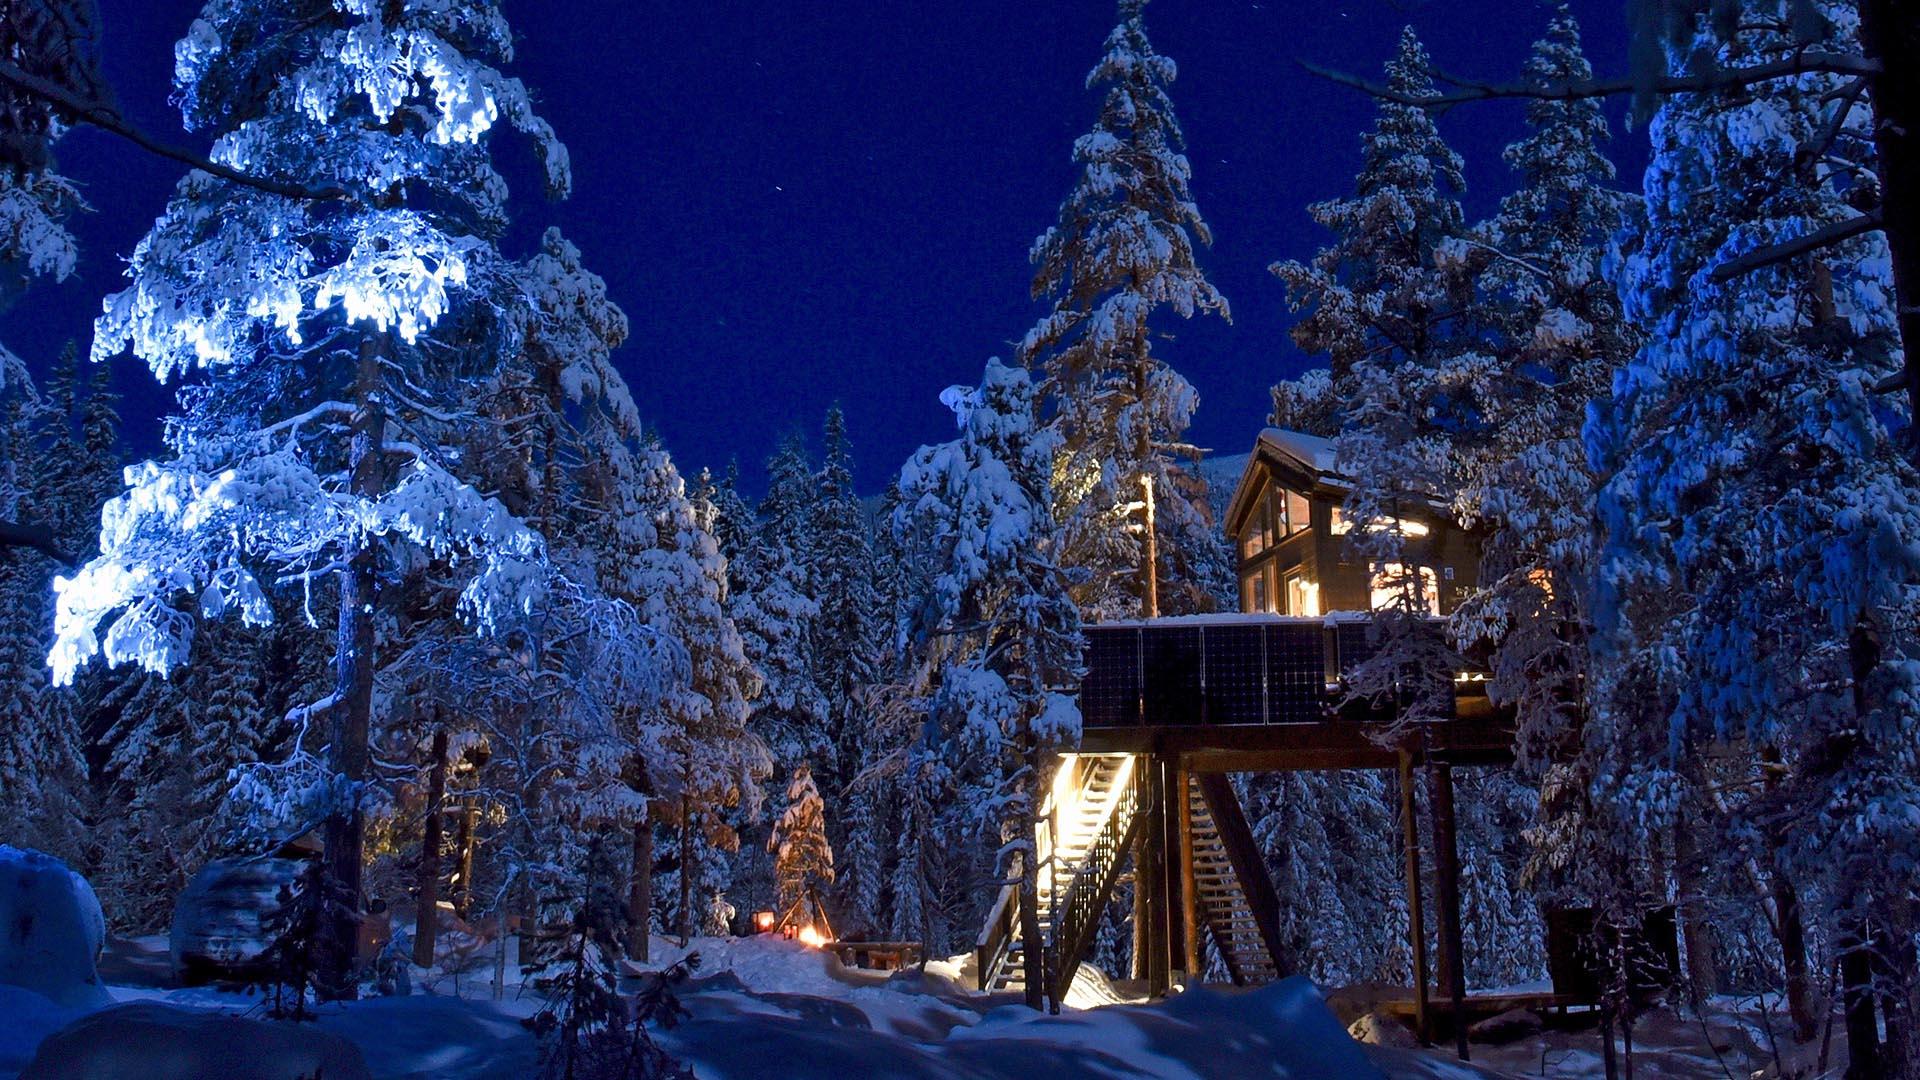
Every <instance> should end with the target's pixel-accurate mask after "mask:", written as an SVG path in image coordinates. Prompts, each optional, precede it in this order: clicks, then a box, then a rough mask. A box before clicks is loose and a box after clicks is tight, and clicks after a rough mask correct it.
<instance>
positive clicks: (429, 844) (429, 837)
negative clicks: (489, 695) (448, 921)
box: [413, 725, 447, 967]
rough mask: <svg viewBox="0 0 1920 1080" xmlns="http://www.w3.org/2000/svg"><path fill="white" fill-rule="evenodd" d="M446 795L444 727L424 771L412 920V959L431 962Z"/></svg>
mask: <svg viewBox="0 0 1920 1080" xmlns="http://www.w3.org/2000/svg"><path fill="white" fill-rule="evenodd" d="M446 797H447V729H446V727H445V726H444V725H442V726H441V728H440V729H439V730H438V731H435V732H434V733H433V768H432V770H431V771H430V772H428V774H427V825H426V828H425V829H424V830H423V831H422V835H421V837H420V881H419V887H418V889H417V890H416V891H415V895H416V898H417V902H418V904H419V912H418V914H416V915H415V916H414V923H413V927H414V928H413V962H414V963H416V964H419V965H420V966H421V967H432V966H433V939H434V935H435V934H436V933H437V932H438V931H439V928H440V830H441V826H440V819H441V817H442V815H443V814H444V812H445V807H444V804H445V802H446Z"/></svg>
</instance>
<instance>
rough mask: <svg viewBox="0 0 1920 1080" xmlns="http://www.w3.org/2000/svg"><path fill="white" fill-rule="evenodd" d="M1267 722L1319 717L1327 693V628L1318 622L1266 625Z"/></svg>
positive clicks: (1304, 720) (1305, 720) (1306, 720)
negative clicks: (1322, 701) (1321, 704)
mask: <svg viewBox="0 0 1920 1080" xmlns="http://www.w3.org/2000/svg"><path fill="white" fill-rule="evenodd" d="M1266 639H1267V640H1266V645H1267V722H1268V723H1270V724H1304V723H1310V722H1313V721H1316V720H1319V719H1320V703H1321V699H1322V698H1323V697H1324V696H1325V694H1326V678H1327V675H1326V668H1327V658H1326V657H1327V644H1326V631H1325V630H1324V629H1323V628H1322V627H1321V626H1320V625H1318V624H1317V623H1276V624H1274V625H1271V626H1268V627H1267V628H1266Z"/></svg>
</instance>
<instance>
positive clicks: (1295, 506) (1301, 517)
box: [1285, 491, 1313, 536]
mask: <svg viewBox="0 0 1920 1080" xmlns="http://www.w3.org/2000/svg"><path fill="white" fill-rule="evenodd" d="M1285 495H1286V499H1287V535H1289V536H1291V535H1293V534H1294V533H1297V532H1304V531H1306V530H1307V529H1308V528H1310V527H1311V526H1312V525H1313V514H1312V511H1311V510H1310V509H1308V506H1307V497H1306V496H1305V495H1302V494H1300V493H1299V492H1297V491H1289V492H1285Z"/></svg>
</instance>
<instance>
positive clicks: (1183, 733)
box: [975, 428, 1513, 1031]
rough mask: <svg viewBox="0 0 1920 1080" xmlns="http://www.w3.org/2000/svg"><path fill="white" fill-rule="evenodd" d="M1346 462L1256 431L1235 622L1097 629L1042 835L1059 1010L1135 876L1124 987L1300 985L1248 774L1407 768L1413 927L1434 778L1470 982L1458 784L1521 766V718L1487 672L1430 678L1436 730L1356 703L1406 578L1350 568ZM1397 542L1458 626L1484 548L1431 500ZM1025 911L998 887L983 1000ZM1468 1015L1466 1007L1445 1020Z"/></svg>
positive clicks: (1447, 967) (1421, 1009)
mask: <svg viewBox="0 0 1920 1080" xmlns="http://www.w3.org/2000/svg"><path fill="white" fill-rule="evenodd" d="M1336 464H1337V463H1336V462H1335V461H1334V459H1333V453H1332V447H1331V444H1330V442H1329V441H1328V440H1325V439H1319V438H1315V437H1313V436H1309V435H1302V434H1299V433H1296V432H1289V431H1282V430H1279V429H1272V428H1270V429H1268V430H1267V431H1264V432H1262V433H1261V435H1260V438H1259V441H1258V443H1257V444H1256V446H1255V448H1254V452H1253V454H1252V455H1251V456H1250V458H1249V460H1248V462H1247V465H1246V469H1245V471H1244V473H1243V474H1242V475H1241V477H1240V481H1239V484H1238V485H1237V487H1236V489H1235V492H1234V496H1233V501H1232V503H1231V504H1230V506H1229V508H1228V512H1227V517H1226V520H1225V522H1224V525H1225V527H1226V530H1227V535H1228V536H1229V537H1230V538H1231V539H1232V540H1233V542H1234V546H1235V549H1236V551H1237V553H1238V564H1239V571H1240V600H1241V611H1240V612H1239V613H1237V614H1220V615H1203V616H1188V617H1182V618H1166V619H1144V620H1139V621H1131V622H1117V623H1102V624H1096V625H1090V626H1088V627H1086V642H1087V651H1086V657H1085V662H1086V674H1085V676H1084V677H1083V680H1082V682H1081V685H1080V712H1081V724H1082V733H1081V744H1080V747H1079V749H1078V751H1077V752H1075V753H1072V754H1063V755H1061V760H1060V762H1059V768H1058V769H1057V771H1056V772H1055V774H1054V780H1053V786H1052V789H1051V791H1050V792H1049V794H1048V797H1047V799H1046V801H1045V804H1044V805H1043V807H1042V808H1041V814H1040V820H1039V822H1038V823H1037V826H1036V830H1035V831H1036V836H1035V841H1036V850H1037V853H1038V860H1039V862H1038V867H1039V890H1038V907H1039V911H1038V912H1037V913H1036V914H1037V915H1038V920H1037V921H1038V924H1039V926H1040V927H1041V933H1042V937H1043V939H1044V940H1043V941H1042V942H1041V945H1042V960H1041V963H1040V964H1039V970H1041V971H1042V972H1043V973H1044V976H1045V979H1046V982H1047V990H1048V992H1049V994H1050V995H1051V996H1052V997H1053V998H1054V1000H1056V1001H1057V1000H1060V999H1061V998H1063V997H1064V996H1065V993H1066V990H1067V988H1068V987H1069V986H1070V985H1071V984H1072V981H1073V975H1074V972H1075V970H1076V969H1077V968H1078V966H1079V965H1080V963H1081V962H1082V960H1083V958H1084V957H1085V955H1086V954H1087V952H1088V950H1089V949H1090V948H1091V947H1092V945H1093V935H1094V933H1095V931H1096V928H1097V925H1098V921H1099V914H1100V912H1102V911H1103V910H1104V909H1105V907H1106V905H1107V903H1108V901H1109V899H1110V898H1111V897H1112V895H1113V893H1114V891H1115V890H1116V889H1117V888H1118V887H1119V886H1120V885H1121V884H1123V883H1124V882H1126V881H1128V880H1130V881H1131V883H1132V886H1133V888H1132V892H1133V898H1134V927H1133V930H1134V956H1135V971H1134V972H1133V975H1134V976H1135V977H1137V978H1140V979H1143V980H1144V981H1145V982H1146V985H1147V989H1148V990H1149V992H1151V993H1163V992H1165V991H1166V990H1168V989H1169V988H1170V987H1171V986H1173V985H1176V984H1179V983H1181V982H1183V981H1185V980H1186V979H1187V978H1189V977H1198V976H1199V973H1201V972H1202V971H1204V970H1206V968H1207V963H1206V957H1207V956H1208V953H1209V950H1211V953H1212V955H1214V956H1216V957H1217V958H1218V960H1219V961H1220V966H1221V967H1223V968H1224V969H1225V970H1226V971H1227V973H1228V974H1229V976H1230V977H1231V979H1232V980H1233V981H1234V982H1235V983H1239V984H1249V983H1261V982H1266V981H1270V980H1272V979H1275V978H1278V977H1280V976H1283V975H1286V974H1289V973H1290V969H1291V967H1292V964H1291V962H1290V958H1289V957H1288V955H1287V951H1286V945H1285V943H1284V942H1283V941H1282V940H1281V936H1280V909H1279V901H1278V899H1277V896H1276V893H1275V890H1274V887H1273V883H1272V880H1271V879H1270V878H1269V876H1268V873H1267V869H1266V865H1265V861H1264V859H1263V858H1262V856H1261V853H1260V849H1259V846H1258V844H1257V843H1256V842H1255V839H1254V836H1253V832H1252V829H1251V827H1250V826H1249V824H1248V822H1247V819H1246V815H1245V813H1244V812H1243V810H1242V808H1241V806H1240V803H1239V799H1238V797H1237V796H1236V795H1235V793H1234V788H1233V785H1232V784H1231V783H1230V782H1229V776H1228V774H1230V773H1235V772H1268V771H1288V770H1307V769H1356V768H1357V769H1385V770H1394V771H1397V773H1398V775H1399V779H1400V790H1401V800H1402V816H1403V823H1402V824H1403V827H1404V839H1405V844H1406V848H1407V868H1408V895H1407V903H1408V907H1409V910H1410V911H1411V912H1412V914H1413V922H1414V924H1415V926H1416V927H1418V926H1420V924H1421V916H1420V906H1421V903H1422V895H1423V894H1422V889H1421V884H1420V879H1421V873H1422V871H1421V858H1422V856H1421V850H1422V848H1421V838H1420V830H1419V827H1418V826H1419V823H1418V821H1417V820H1416V816H1415V814H1414V813H1413V805H1414V803H1413V800H1414V795H1413V792H1414V770H1415V769H1416V768H1426V769H1429V770H1430V773H1429V775H1430V781H1429V783H1430V785H1431V786H1430V788H1429V790H1430V791H1431V792H1432V798H1433V799H1434V804H1433V806H1434V813H1433V815H1432V820H1433V822H1434V825H1435V828H1434V833H1435V835H1434V836H1433V837H1432V845H1433V848H1432V850H1433V854H1434V857H1435V871H1436V880H1435V887H1434V889H1433V890H1432V896H1433V898H1434V899H1435V900H1436V901H1437V902H1438V904H1439V905H1440V907H1441V924H1442V925H1441V930H1442V932H1441V933H1440V934H1439V938H1440V940H1441V941H1442V943H1443V950H1442V964H1441V969H1442V971H1443V972H1448V973H1450V972H1457V971H1458V970H1459V963H1458V957H1459V939H1458V927H1459V911H1458V903H1459V899H1458V898H1459V890H1458V882H1457V875H1458V860H1457V857H1456V855H1455V853H1454V850H1453V812H1452V792H1453V785H1452V779H1451V769H1452V767H1453V766H1455V765H1474V764H1493V763H1500V762H1504V761H1507V760H1510V756H1511V745H1512V735H1513V733H1512V726H1511V718H1510V717H1508V716H1505V715H1502V714H1501V712H1500V711H1499V710H1495V709H1493V708H1491V707H1490V706H1489V704H1488V700H1487V697H1486V694H1485V692H1484V691H1485V685H1486V683H1485V677H1484V675H1483V674H1482V673H1479V672H1474V671H1452V672H1434V673H1429V675H1428V677H1432V678H1439V679H1447V680H1450V681H1451V682H1452V684H1453V687H1454V694H1453V695H1452V701H1453V704H1454V708H1453V710H1452V715H1451V716H1449V717H1446V718H1443V719H1440V720H1437V721H1432V722H1425V723H1418V724H1410V723H1407V722H1405V718H1404V717H1402V716H1400V715H1399V713H1398V706H1397V703H1396V701H1395V700H1393V699H1392V695H1389V700H1384V701H1378V700H1376V701H1359V700H1354V695H1352V694H1350V693H1349V692H1348V691H1349V685H1348V676H1349V675H1350V674H1351V672H1352V671H1353V670H1354V668H1355V667H1356V666H1357V665H1358V664H1360V663H1362V662H1364V661H1365V660H1366V659H1367V658H1368V657H1369V656H1372V655H1374V653H1375V652H1376V650H1377V648H1378V643H1377V641H1376V635H1375V633H1374V629H1375V628H1374V625H1373V621H1372V619H1371V617H1370V614H1369V613H1370V611H1371V610H1372V609H1374V608H1375V607H1377V606H1379V604H1380V602H1381V600H1382V598H1383V597H1382V593H1383V589H1384V585H1383V582H1382V581H1381V580H1380V579H1381V578H1383V577H1399V578H1402V579H1404V572H1400V573H1398V574H1396V573H1394V572H1393V571H1394V570H1395V569H1396V568H1392V567H1367V566H1363V565H1360V564H1358V563H1355V562H1354V561H1353V559H1352V556H1351V555H1350V553H1349V552H1348V550H1347V543H1346V541H1347V539H1348V537H1347V535H1346V534H1347V533H1348V532H1349V530H1350V528H1351V527H1352V523H1350V522H1348V521H1347V520H1345V519H1344V518H1343V517H1342V514H1341V508H1342V499H1343V495H1344V493H1345V492H1346V491H1347V490H1348V487H1349V485H1348V482H1347V481H1346V480H1345V479H1344V478H1343V477H1342V476H1341V475H1340V473H1339V472H1338V471H1337V469H1336ZM1394 527H1397V528H1400V529H1401V530H1403V531H1404V532H1405V533H1406V534H1407V536H1408V539H1409V545H1408V550H1409V554H1410V556H1411V558H1410V561H1412V562H1413V563H1414V565H1415V566H1416V567H1417V568H1419V572H1420V573H1421V574H1422V580H1423V582H1424V583H1426V584H1427V585H1429V586H1430V587H1429V588H1426V589H1423V590H1422V593H1423V594H1424V595H1425V596H1427V597H1430V598H1431V601H1430V602H1431V608H1430V610H1431V612H1432V614H1434V615H1436V616H1439V615H1444V614H1446V613H1448V612H1450V611H1452V610H1453V607H1454V606H1455V605H1456V604H1458V603H1459V602H1460V601H1461V599H1462V598H1463V597H1464V595H1465V592H1466V590H1468V589H1470V588H1471V587H1472V585H1473V580H1474V570H1475V566H1476V562H1477V559H1478V552H1477V550H1476V548H1475V543H1474V538H1473V536H1472V535H1471V534H1470V533H1469V532H1467V531H1466V530H1463V529H1461V528H1459V527H1458V526H1457V525H1455V524H1454V523H1453V522H1451V521H1449V520H1448V519H1447V517H1446V515H1445V513H1444V510H1443V508H1442V507H1441V506H1439V505H1438V504H1434V503H1425V504H1422V505H1421V506H1419V507H1416V508H1411V509H1410V510H1409V512H1408V513H1407V515H1406V516H1405V517H1404V518H1403V519H1402V520H1401V521H1400V522H1398V523H1396V524H1395V526H1394ZM1129 870H1130V871H1131V873H1130V874H1129ZM1019 904H1020V897H1019V893H1018V890H1017V888H1015V887H1012V886H1009V887H1007V888H1005V889H1003V890H1002V891H1001V893H1000V896H999V898H998V900H997V902H996V904H995V906H994V907H993V909H992V914H991V915H990V917H989V919H988V922H987V925H986V927H985V928H984V929H983V931H982V933H981V935H980V940H979V944H978V949H977V951H976V957H975V963H976V969H977V976H978V980H979V985H980V986H981V988H982V989H990V990H992V989H1013V988H1017V987H1021V986H1023V985H1024V980H1025V978H1026V972H1025V968H1026V960H1025V958H1026V948H1027V943H1026V942H1024V941H1023V940H1022V935H1021V929H1020V928H1021V923H1022V919H1021V912H1020V910H1019ZM1409 945H1410V948H1411V951H1412V952H1413V954H1414V957H1415V965H1414V966H1415V969H1416V972H1417V973H1418V978H1417V983H1418V985H1417V986H1416V987H1415V988H1414V998H1415V1000H1414V1012H1415V1019H1416V1022H1417V1024H1418V1025H1419V1026H1420V1027H1421V1029H1422V1030H1423V1031H1424V1030H1427V1019H1428V1018H1427V979H1426V970H1427V965H1426V952H1425V950H1426V938H1425V935H1424V933H1423V932H1422V931H1421V930H1419V929H1415V930H1414V931H1413V933H1412V935H1411V940H1410V942H1409ZM1442 981H1443V982H1444V981H1445V977H1443V979H1442ZM1461 985H1462V984H1460V983H1459V982H1458V981H1457V980H1456V983H1455V989H1456V990H1459V987H1460V986H1461ZM1461 993H1462V994H1463V993H1464V991H1461ZM1464 1008H1465V1003H1464V1001H1463V1000H1459V999H1456V1000H1455V1002H1454V1012H1453V1014H1452V1015H1454V1016H1462V1015H1464V1011H1463V1010H1464Z"/></svg>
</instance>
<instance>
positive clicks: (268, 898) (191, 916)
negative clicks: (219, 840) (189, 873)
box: [168, 859, 301, 985]
mask: <svg viewBox="0 0 1920 1080" xmlns="http://www.w3.org/2000/svg"><path fill="white" fill-rule="evenodd" d="M300 866H301V864H300V861H299V860H297V859H215V860H213V861H212V862H210V863H208V864H207V865H206V866H205V867H203V868H201V870H200V872H199V873H198V874H195V875H194V876H193V880H192V881H191V882H188V883H187V888H186V891H184V892H182V893H181V894H180V899H178V900H176V901H174V905H173V927H172V931H171V933H170V934H169V935H168V947H169V951H170V953H171V956H172V959H173V971H174V975H175V977H177V978H178V979H180V980H181V981H182V982H184V983H186V984H188V985H193V984H195V983H200V982H206V981H208V980H209V979H214V978H241V977H244V976H247V975H249V974H251V973H252V969H253V968H254V967H255V966H256V965H257V962H258V960H259V957H260V954H262V953H263V952H265V951H266V949H267V946H268V945H269V944H271V942H270V941H269V940H268V935H267V932H266V929H265V920H266V919H267V917H268V916H269V915H271V914H272V913H273V912H274V911H276V910H277V909H278V908H279V906H280V890H281V889H283V888H288V887H290V886H291V885H292V884H293V881H294V879H295V878H296V877H298V876H299V873H300Z"/></svg>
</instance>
